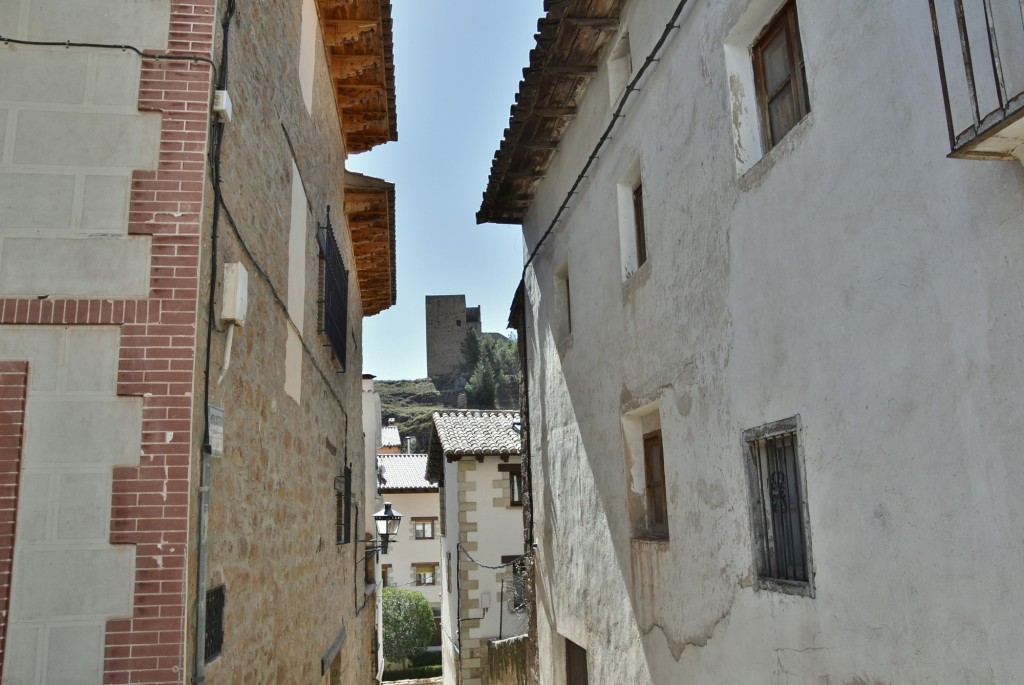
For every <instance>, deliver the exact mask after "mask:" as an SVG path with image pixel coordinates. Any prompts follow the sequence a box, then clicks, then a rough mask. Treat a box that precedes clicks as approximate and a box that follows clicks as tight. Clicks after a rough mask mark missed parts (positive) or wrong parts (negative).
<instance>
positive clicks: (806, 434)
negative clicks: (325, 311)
mask: <svg viewBox="0 0 1024 685" xmlns="http://www.w3.org/2000/svg"><path fill="white" fill-rule="evenodd" d="M959 4H960V3H956V5H959ZM963 6H964V13H963V17H962V21H958V18H957V16H956V12H955V11H954V10H955V5H954V3H953V2H951V1H949V2H947V1H945V0H935V8H934V16H935V22H934V26H936V27H938V37H936V34H935V33H934V32H933V14H932V13H931V12H930V8H929V2H926V1H925V0H920V1H919V2H878V3H869V4H864V3H849V2H848V3H821V2H811V1H810V0H797V1H796V2H795V3H794V2H781V1H779V0H721V1H720V2H695V1H693V0H691V1H690V2H686V1H685V0H682V1H680V2H674V1H673V2H640V1H639V0H632V1H627V2H623V1H611V2H598V1H596V0H594V1H590V2H588V1H577V2H565V3H546V7H547V8H548V9H547V15H546V17H544V18H543V19H541V21H540V24H539V29H538V35H537V48H536V49H535V50H534V51H532V52H531V57H530V66H529V68H528V69H527V70H525V71H524V80H523V82H522V83H521V85H520V91H519V93H518V95H517V96H516V105H515V106H514V107H513V108H512V120H511V123H510V126H509V128H508V129H507V130H506V131H505V136H504V140H503V141H502V143H501V146H500V148H499V150H498V152H497V154H496V155H495V161H494V164H493V167H492V172H491V177H490V180H489V184H488V186H487V189H486V191H485V193H484V201H483V205H482V208H481V210H480V213H479V214H478V219H479V220H480V221H481V222H503V223H512V224H522V230H523V236H524V239H525V245H526V255H527V259H526V264H525V271H524V283H523V287H522V289H521V291H520V297H519V298H518V301H517V303H516V305H515V306H514V307H513V318H514V319H516V320H517V324H518V326H519V329H520V339H521V341H522V344H523V348H524V349H525V351H526V358H527V376H526V385H527V387H528V394H527V397H526V398H525V400H524V408H525V409H527V410H528V416H526V417H524V423H525V424H526V425H525V426H524V436H526V438H527V440H526V448H525V455H526V456H525V458H524V467H523V473H524V476H525V478H526V479H527V484H528V488H529V491H528V495H527V503H528V505H530V504H531V503H532V512H529V513H531V514H532V516H530V517H528V521H529V527H528V530H529V531H531V533H532V536H533V540H534V541H535V542H536V544H537V546H538V549H537V551H536V554H535V566H534V568H535V573H536V575H535V592H536V603H535V606H534V611H535V617H536V623H537V627H536V631H535V632H534V634H533V636H532V637H533V639H534V641H535V646H536V650H537V655H538V656H537V660H536V663H535V664H534V668H535V669H536V671H537V673H536V675H537V677H538V682H543V683H550V684H553V685H555V684H561V683H569V684H570V685H575V684H577V683H586V682H590V683H599V684H603V683H637V684H641V683H657V684H659V685H661V684H668V683H751V684H753V683H801V684H804V685H810V684H814V685H850V684H854V683H856V684H864V683H871V684H872V685H874V684H875V683H977V684H987V685H991V684H996V683H1011V682H1019V681H1020V673H1021V672H1022V670H1024V652H1022V650H1021V649H1020V647H1019V642H1020V628H1019V626H1020V616H1021V615H1022V614H1024V587H1022V585H1021V583H1020V582H1019V572H1020V566H1021V560H1022V559H1024V538H1022V536H1021V535H1020V531H1021V529H1022V527H1024V498H1021V496H1020V493H1021V492H1024V461H1022V460H1021V459H1020V454H1019V452H1020V443H1021V437H1022V434H1024V433H1022V428H1021V427H1022V426H1024V354H1022V349H1024V348H1022V345H1021V341H1022V340H1024V306H1022V302H1024V300H1022V297H1021V283H1022V282H1024V169H1022V168H1021V165H1020V164H1017V163H1015V162H1013V161H1009V162H1007V161H969V160H965V159H960V157H969V156H973V157H986V156H987V157H993V158H997V159H1011V160H1012V159H1013V157H1014V156H1015V155H1016V156H1017V157H1020V156H1021V150H1022V149H1024V148H1020V147H1019V146H1020V145H1021V144H1022V143H1024V137H1022V136H1021V135H1020V132H1019V130H1018V129H1019V126H1020V124H1019V122H1018V123H1014V117H1015V116H1016V115H1017V114H1019V113H1020V111H1021V105H1022V102H1024V98H1022V97H1021V93H1022V91H1024V77H1022V75H1024V68H1022V67H1024V64H1022V59H1021V58H1022V56H1024V26H1022V25H1021V15H1020V7H1019V3H1016V2H1006V1H1005V0H1003V1H998V0H997V1H994V2H991V3H981V2H975V1H972V0H964V2H963ZM986 7H988V8H990V9H991V14H990V15H989V16H988V17H986V16H985V14H984V12H985V10H986ZM990 26H991V27H992V29H991V31H989V30H988V28H989V27H990ZM961 30H962V31H961ZM961 32H962V33H963V34H964V35H966V36H967V37H968V38H969V40H967V41H962V40H961V38H960V33H961ZM992 38H994V39H995V40H991V39H992ZM937 46H938V48H939V49H940V51H941V54H942V57H941V58H937V52H938V51H937V50H936V47H937ZM990 46H991V48H992V50H991V55H990ZM965 54H966V55H968V56H971V58H972V59H971V60H970V62H971V64H969V65H967V67H966V68H965V62H966V61H967V60H965ZM992 55H995V57H997V58H998V59H993V58H992ZM940 59H941V61H940ZM993 66H994V67H995V69H993ZM972 69H973V71H972ZM965 74H967V75H969V76H971V77H972V79H973V82H971V81H969V80H968V79H966V78H965ZM972 95H973V96H976V98H977V99H976V100H975V99H972ZM951 149H952V152H953V154H952V155H951V154H950V153H951ZM458 463H459V464H460V465H461V464H462V463H463V462H458Z"/></svg>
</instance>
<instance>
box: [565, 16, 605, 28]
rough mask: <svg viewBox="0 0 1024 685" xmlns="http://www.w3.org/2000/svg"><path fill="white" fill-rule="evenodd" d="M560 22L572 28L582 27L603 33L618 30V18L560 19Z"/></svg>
mask: <svg viewBox="0 0 1024 685" xmlns="http://www.w3.org/2000/svg"><path fill="white" fill-rule="evenodd" d="M562 21H563V22H565V23H566V24H570V25H572V26H584V27H586V28H591V29H601V30H605V31H609V30H613V29H617V28H619V19H618V17H562Z"/></svg>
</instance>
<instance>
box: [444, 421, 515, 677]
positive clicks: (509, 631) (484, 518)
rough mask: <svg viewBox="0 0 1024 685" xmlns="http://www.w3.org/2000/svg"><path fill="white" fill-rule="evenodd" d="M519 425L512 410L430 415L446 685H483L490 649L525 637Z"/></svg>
mask: <svg viewBox="0 0 1024 685" xmlns="http://www.w3.org/2000/svg"><path fill="white" fill-rule="evenodd" d="M518 422H519V412H516V411H480V410H452V411H443V412H435V413H434V428H433V430H432V432H431V437H430V446H429V450H428V454H429V458H428V461H427V472H426V476H427V480H428V481H430V482H432V483H437V484H438V485H439V486H440V499H441V521H440V533H441V550H440V552H441V563H442V571H441V579H442V606H441V629H442V632H443V633H444V635H443V640H442V653H443V655H444V662H443V663H444V682H445V683H446V685H455V684H456V683H459V684H460V685H476V684H478V683H482V682H485V675H484V674H485V672H486V671H487V665H488V650H489V644H490V642H491V641H492V640H496V639H500V638H503V637H509V636H511V635H518V634H522V633H525V632H526V616H527V614H526V612H525V608H526V607H525V605H524V603H523V601H522V599H523V594H522V591H521V590H517V588H521V585H517V583H518V582H519V577H518V575H517V571H518V565H517V564H516V560H517V559H519V558H520V557H521V556H522V553H523V514H522V475H521V473H520V455H521V442H520V439H519V433H518V430H517V429H518ZM478 562H479V563H478ZM488 567H493V568H488Z"/></svg>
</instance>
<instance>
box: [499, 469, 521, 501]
mask: <svg viewBox="0 0 1024 685" xmlns="http://www.w3.org/2000/svg"><path fill="white" fill-rule="evenodd" d="M498 472H499V473H502V472H504V473H507V474H508V485H507V486H506V487H508V506H511V507H521V506H523V466H522V464H498ZM496 504H497V502H496Z"/></svg>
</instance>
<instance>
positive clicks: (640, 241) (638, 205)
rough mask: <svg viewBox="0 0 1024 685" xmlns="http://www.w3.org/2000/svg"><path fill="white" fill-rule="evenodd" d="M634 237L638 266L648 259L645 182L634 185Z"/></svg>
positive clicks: (640, 180) (641, 181)
mask: <svg viewBox="0 0 1024 685" xmlns="http://www.w3.org/2000/svg"><path fill="white" fill-rule="evenodd" d="M633 238H634V240H635V241H636V268H638V269H639V268H640V267H641V266H643V265H644V263H645V262H646V261H647V222H646V220H645V217H644V182H643V179H637V182H636V185H634V186H633Z"/></svg>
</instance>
